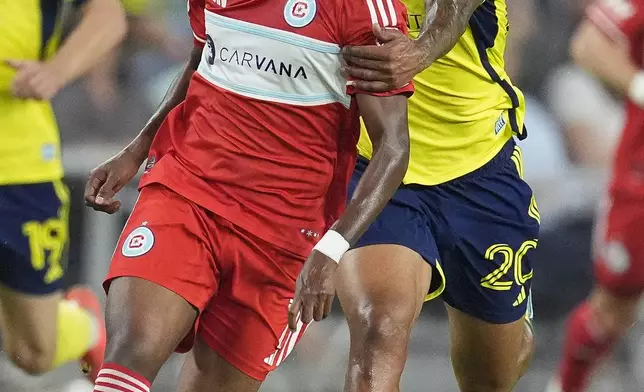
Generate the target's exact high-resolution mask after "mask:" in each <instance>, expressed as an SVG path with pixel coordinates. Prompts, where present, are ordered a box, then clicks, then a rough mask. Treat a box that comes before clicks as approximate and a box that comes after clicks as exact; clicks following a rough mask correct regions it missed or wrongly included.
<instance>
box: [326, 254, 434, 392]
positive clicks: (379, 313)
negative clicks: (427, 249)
mask: <svg viewBox="0 0 644 392" xmlns="http://www.w3.org/2000/svg"><path fill="white" fill-rule="evenodd" d="M430 281H431V267H430V266H429V264H427V263H426V262H425V260H424V259H423V258H422V257H421V256H420V255H418V254H417V253H416V252H414V251H412V250H410V249H408V248H406V247H403V246H399V245H372V246H366V247H362V248H358V249H355V250H352V251H350V252H349V253H347V254H346V255H345V257H344V258H343V259H342V262H341V263H340V267H339V268H338V272H337V278H336V289H337V294H338V297H339V299H340V303H341V304H342V309H343V310H344V313H345V315H346V318H347V321H348V323H349V330H350V335H351V347H350V352H349V367H348V371H347V376H346V381H345V387H344V391H345V392H375V391H381V392H394V391H398V390H399V388H400V387H399V384H400V377H401V375H402V371H403V368H404V366H405V362H406V360H407V344H408V342H409V336H410V333H411V328H412V326H413V324H414V322H415V321H416V319H417V317H418V315H419V313H420V310H421V308H422V305H423V301H424V299H425V296H426V295H427V292H428V290H429V285H430Z"/></svg>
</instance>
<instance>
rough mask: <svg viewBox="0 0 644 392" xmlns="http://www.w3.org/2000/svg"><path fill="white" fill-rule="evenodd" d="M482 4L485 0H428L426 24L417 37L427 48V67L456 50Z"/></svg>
mask: <svg viewBox="0 0 644 392" xmlns="http://www.w3.org/2000/svg"><path fill="white" fill-rule="evenodd" d="M481 3H482V1H481V0H425V13H426V17H425V23H424V25H423V29H422V31H421V33H420V34H419V36H418V39H417V42H418V43H419V44H420V45H422V47H423V49H424V50H423V51H422V53H423V54H422V56H423V57H422V58H421V64H422V65H423V68H427V67H429V66H430V65H431V64H432V63H433V62H434V61H436V60H437V59H439V58H441V57H443V56H444V55H446V54H447V53H448V52H449V51H450V50H452V48H453V47H454V45H456V42H458V40H459V38H460V37H461V36H462V35H463V33H464V32H465V29H466V28H467V25H468V23H469V20H470V17H471V16H472V14H473V13H474V11H475V10H476V8H477V7H478V6H479V5H480V4H481Z"/></svg>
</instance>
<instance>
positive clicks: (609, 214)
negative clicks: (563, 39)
mask: <svg viewBox="0 0 644 392" xmlns="http://www.w3.org/2000/svg"><path fill="white" fill-rule="evenodd" d="M571 53H572V55H573V57H574V59H575V61H576V62H577V63H578V64H579V65H580V66H582V67H583V68H585V69H586V70H588V71H589V72H591V73H593V74H594V75H596V76H597V77H599V78H601V79H602V80H603V81H604V82H605V83H606V84H608V85H609V86H611V87H613V88H614V89H615V90H617V91H618V92H620V93H622V94H623V95H624V96H626V101H627V119H626V124H625V126H624V130H623V134H622V138H621V141H620V143H619V146H618V148H617V150H616V152H615V161H614V164H613V172H612V181H611V184H610V188H609V192H608V196H609V199H608V200H609V201H608V203H607V204H606V206H605V207H606V208H605V211H604V212H603V214H602V216H601V217H600V220H599V221H600V224H599V225H598V227H597V229H598V230H597V237H596V241H595V243H594V258H595V266H594V269H595V280H596V286H595V289H594V290H593V292H592V294H591V295H590V297H589V298H588V299H587V300H586V301H584V302H583V303H582V304H581V305H579V306H578V307H577V308H576V309H575V310H574V311H573V312H572V314H571V315H570V319H569V321H568V324H567V328H566V334H565V343H564V356H563V359H562V361H561V363H560V365H559V371H558V375H557V377H556V379H555V380H554V381H553V382H552V384H551V385H550V386H549V387H548V392H562V391H563V392H579V391H583V390H584V388H585V386H586V384H587V382H588V380H589V378H590V375H591V372H592V370H593V369H594V368H595V366H596V365H597V364H598V363H599V362H600V360H601V359H602V358H603V357H604V356H605V354H607V353H608V352H610V350H611V349H612V348H613V346H614V345H615V343H616V342H617V341H618V340H619V339H620V338H621V337H622V336H623V335H624V334H625V333H626V332H627V331H628V329H629V328H630V327H631V326H632V325H633V323H634V322H635V319H636V313H637V308H638V304H639V302H640V299H641V296H642V292H644V241H642V236H643V235H644V71H643V70H642V68H643V67H644V60H643V59H644V1H642V0H611V1H609V0H601V1H598V2H597V3H595V4H593V5H591V6H590V7H589V8H588V10H587V17H586V20H585V21H584V22H583V23H582V25H581V26H580V28H579V30H578V31H577V32H576V34H575V36H574V38H573V40H572V44H571Z"/></svg>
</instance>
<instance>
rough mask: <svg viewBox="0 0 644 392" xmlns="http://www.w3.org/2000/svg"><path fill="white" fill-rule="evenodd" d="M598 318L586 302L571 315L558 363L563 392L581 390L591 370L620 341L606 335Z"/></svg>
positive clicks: (578, 391)
mask: <svg viewBox="0 0 644 392" xmlns="http://www.w3.org/2000/svg"><path fill="white" fill-rule="evenodd" d="M595 320H596V317H595V316H594V315H593V310H592V308H591V307H590V305H589V304H588V302H587V301H584V302H583V303H582V304H581V305H579V306H578V307H577V308H576V309H575V310H574V311H573V312H572V314H571V315H570V319H569V320H568V326H567V328H566V337H565V339H566V340H565V342H564V356H563V359H562V361H561V363H560V364H559V378H560V381H561V387H562V390H563V391H564V392H582V391H583V390H584V388H585V387H586V384H587V383H588V379H589V378H590V375H591V373H592V371H593V370H594V369H595V367H596V366H597V364H598V363H599V362H600V360H601V359H602V358H603V357H604V355H606V353H608V352H609V351H610V350H611V349H612V348H613V345H614V343H615V341H616V340H617V339H616V337H613V336H606V334H605V333H604V332H603V331H602V330H601V329H600V327H599V325H598V324H597V323H596V322H595Z"/></svg>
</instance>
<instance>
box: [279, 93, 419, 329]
mask: <svg viewBox="0 0 644 392" xmlns="http://www.w3.org/2000/svg"><path fill="white" fill-rule="evenodd" d="M357 100H358V105H359V107H360V113H361V114H362V118H363V119H364V122H365V125H366V128H367V132H368V133H369V137H370V139H371V141H372V142H373V147H374V152H373V156H372V158H371V161H370V162H369V165H368V166H367V169H366V170H365V172H364V174H363V175H362V178H361V179H360V182H359V183H358V186H357V187H356V190H355V192H354V194H353V198H352V199H351V201H350V202H349V205H348V206H347V208H346V210H345V211H344V213H343V214H342V216H340V219H338V221H337V222H335V224H334V225H333V226H332V227H331V229H330V230H329V231H328V232H327V233H326V234H325V235H324V236H323V237H322V239H321V240H320V242H318V244H317V245H316V246H315V248H314V250H313V252H311V255H310V256H309V258H308V259H307V261H306V263H304V267H303V268H302V271H301V273H300V276H299V277H298V279H297V284H296V290H295V298H294V300H293V305H292V306H291V307H290V309H289V313H288V320H289V327H290V328H291V329H292V330H297V325H298V321H299V320H301V321H302V322H303V323H305V324H308V323H310V322H311V321H313V320H315V321H320V320H322V319H323V318H325V317H326V316H327V315H328V314H329V312H330V311H331V305H332V303H333V298H334V296H335V286H334V278H333V277H334V272H335V269H336V267H337V263H336V262H339V258H340V257H341V256H342V255H341V253H343V252H338V246H339V247H344V248H345V249H344V251H346V248H347V247H348V246H349V245H352V244H355V242H356V241H357V240H358V239H359V238H360V236H361V235H362V234H363V233H364V232H365V230H367V228H368V227H369V225H370V224H371V222H373V221H374V220H375V219H376V217H377V216H378V214H379V213H380V212H381V211H382V209H383V208H384V207H385V205H386V204H387V202H388V201H389V200H390V199H391V197H392V196H393V194H394V192H395V191H396V189H397V188H398V187H399V186H400V184H401V182H402V180H403V177H404V176H405V172H406V171H407V165H408V164H409V131H408V126H407V97H406V96H404V95H395V96H391V97H375V96H370V95H364V94H358V95H357ZM327 240H328V241H327ZM325 241H326V245H321V244H323V243H324V242H325ZM340 250H342V249H340Z"/></svg>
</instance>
